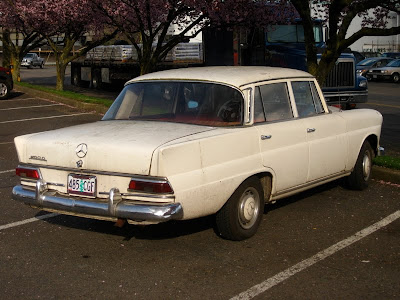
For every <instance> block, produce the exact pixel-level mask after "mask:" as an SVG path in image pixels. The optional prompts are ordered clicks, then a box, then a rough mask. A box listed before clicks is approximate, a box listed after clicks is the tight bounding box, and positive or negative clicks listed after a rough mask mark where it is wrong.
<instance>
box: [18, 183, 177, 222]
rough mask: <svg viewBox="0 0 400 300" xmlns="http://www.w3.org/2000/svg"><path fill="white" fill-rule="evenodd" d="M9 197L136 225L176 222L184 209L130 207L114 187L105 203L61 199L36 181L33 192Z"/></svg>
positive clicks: (21, 191)
mask: <svg viewBox="0 0 400 300" xmlns="http://www.w3.org/2000/svg"><path fill="white" fill-rule="evenodd" d="M12 198H13V199H14V200H18V201H21V202H24V203H25V204H28V205H31V206H35V207H38V208H43V209H44V210H46V209H47V210H51V211H58V212H61V213H63V212H64V213H66V214H76V215H83V216H88V217H93V218H96V217H97V218H103V219H116V218H121V219H128V220H132V221H138V222H141V221H147V222H154V223H160V222H165V221H168V220H179V219H181V218H182V217H183V209H182V206H181V204H180V203H168V204H160V205H159V204H154V205H152V204H133V203H132V202H131V201H126V200H123V199H122V197H121V194H120V192H119V191H118V189H116V188H113V189H111V190H110V194H109V197H108V201H107V202H105V201H98V200H96V199H90V198H87V199H82V198H75V197H68V196H61V195H59V194H57V193H56V192H54V191H51V190H48V188H47V184H46V183H45V182H44V181H43V180H41V179H39V180H38V181H37V182H36V188H35V190H29V189H26V188H24V187H23V186H21V185H17V186H15V187H14V188H13V191H12Z"/></svg>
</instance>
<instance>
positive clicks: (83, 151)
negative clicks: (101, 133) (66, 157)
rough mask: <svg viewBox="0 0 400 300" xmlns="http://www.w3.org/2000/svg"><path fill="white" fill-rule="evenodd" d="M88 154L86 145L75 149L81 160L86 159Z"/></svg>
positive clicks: (80, 145)
mask: <svg viewBox="0 0 400 300" xmlns="http://www.w3.org/2000/svg"><path fill="white" fill-rule="evenodd" d="M87 152H88V146H87V145H86V144H84V143H82V144H79V145H78V147H76V149H75V153H76V156H78V157H79V158H83V157H85V156H86V154H87Z"/></svg>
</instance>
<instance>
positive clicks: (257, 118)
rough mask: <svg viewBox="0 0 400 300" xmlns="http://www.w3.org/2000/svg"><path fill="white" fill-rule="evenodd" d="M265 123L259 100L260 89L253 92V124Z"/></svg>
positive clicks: (262, 108)
mask: <svg viewBox="0 0 400 300" xmlns="http://www.w3.org/2000/svg"><path fill="white" fill-rule="evenodd" d="M262 122H265V115H264V107H263V104H262V100H261V95H260V88H259V87H258V86H257V87H256V88H255V90H254V123H262Z"/></svg>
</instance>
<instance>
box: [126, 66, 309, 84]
mask: <svg viewBox="0 0 400 300" xmlns="http://www.w3.org/2000/svg"><path fill="white" fill-rule="evenodd" d="M286 78H314V77H313V76H312V75H311V74H309V73H307V72H304V71H300V70H294V69H288V68H275V67H251V66H249V67H243V66H229V67H195V68H181V69H172V70H167V71H160V72H155V73H149V74H146V75H142V76H139V77H136V78H134V79H132V80H130V81H129V82H128V83H127V84H129V83H133V82H138V81H152V80H189V81H211V82H218V83H223V84H228V85H232V86H235V87H238V88H240V87H241V86H244V85H247V84H251V83H255V82H260V81H267V80H274V79H286Z"/></svg>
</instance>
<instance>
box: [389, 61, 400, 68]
mask: <svg viewBox="0 0 400 300" xmlns="http://www.w3.org/2000/svg"><path fill="white" fill-rule="evenodd" d="M386 67H400V59H396V60H392V61H391V62H389V63H388V64H387V65H386Z"/></svg>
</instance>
